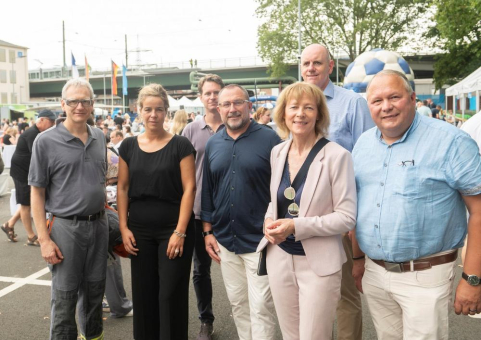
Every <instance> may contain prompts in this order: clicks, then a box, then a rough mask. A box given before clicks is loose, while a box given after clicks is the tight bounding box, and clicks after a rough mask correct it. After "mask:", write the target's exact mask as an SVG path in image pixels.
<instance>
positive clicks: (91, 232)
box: [49, 215, 108, 340]
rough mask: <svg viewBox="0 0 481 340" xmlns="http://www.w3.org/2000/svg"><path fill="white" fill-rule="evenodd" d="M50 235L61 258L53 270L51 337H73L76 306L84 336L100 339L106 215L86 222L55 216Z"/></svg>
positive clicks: (57, 339) (70, 339)
mask: <svg viewBox="0 0 481 340" xmlns="http://www.w3.org/2000/svg"><path fill="white" fill-rule="evenodd" d="M50 237H51V239H52V240H53V241H54V242H55V243H56V244H57V246H58V247H59V249H60V251H61V252H62V255H63V257H64V259H63V261H62V262H61V263H59V264H56V265H49V268H50V271H51V272H52V301H51V306H52V312H51V319H52V322H51V327H50V339H51V340H76V339H77V325H76V322H75V309H76V308H77V311H78V320H79V328H80V332H81V336H82V337H83V339H88V340H91V339H92V340H93V339H103V324H102V298H103V295H104V291H105V274H106V270H107V244H108V227H107V218H106V216H105V215H104V216H103V217H102V218H100V219H98V220H96V221H92V222H88V221H77V220H76V219H74V220H68V219H61V218H58V217H56V218H55V219H54V221H53V225H52V227H51V234H50Z"/></svg>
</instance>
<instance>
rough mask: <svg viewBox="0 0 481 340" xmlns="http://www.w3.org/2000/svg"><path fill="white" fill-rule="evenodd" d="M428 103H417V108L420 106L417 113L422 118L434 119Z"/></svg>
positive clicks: (424, 101)
mask: <svg viewBox="0 0 481 340" xmlns="http://www.w3.org/2000/svg"><path fill="white" fill-rule="evenodd" d="M427 103H428V102H427V101H426V100H423V101H421V102H418V103H417V106H418V109H417V111H418V113H419V114H420V115H421V116H426V117H432V113H431V109H430V108H429V107H428V106H427Z"/></svg>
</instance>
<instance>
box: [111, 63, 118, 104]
mask: <svg viewBox="0 0 481 340" xmlns="http://www.w3.org/2000/svg"><path fill="white" fill-rule="evenodd" d="M118 70H119V67H118V66H117V65H116V64H115V63H114V62H113V61H112V94H113V95H114V96H116V95H117V72H118Z"/></svg>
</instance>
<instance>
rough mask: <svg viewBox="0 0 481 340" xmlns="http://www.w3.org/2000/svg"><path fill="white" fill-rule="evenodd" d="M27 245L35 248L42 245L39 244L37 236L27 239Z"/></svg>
mask: <svg viewBox="0 0 481 340" xmlns="http://www.w3.org/2000/svg"><path fill="white" fill-rule="evenodd" d="M27 245H29V246H35V247H40V243H39V242H38V237H37V235H34V236H33V237H32V238H30V237H29V238H28V239H27Z"/></svg>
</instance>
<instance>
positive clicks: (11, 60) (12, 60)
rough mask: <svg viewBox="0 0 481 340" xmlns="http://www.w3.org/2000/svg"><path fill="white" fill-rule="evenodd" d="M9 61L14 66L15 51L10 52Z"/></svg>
mask: <svg viewBox="0 0 481 340" xmlns="http://www.w3.org/2000/svg"><path fill="white" fill-rule="evenodd" d="M8 60H9V61H10V62H11V63H12V64H14V63H15V51H14V50H8Z"/></svg>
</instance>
